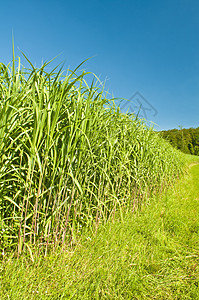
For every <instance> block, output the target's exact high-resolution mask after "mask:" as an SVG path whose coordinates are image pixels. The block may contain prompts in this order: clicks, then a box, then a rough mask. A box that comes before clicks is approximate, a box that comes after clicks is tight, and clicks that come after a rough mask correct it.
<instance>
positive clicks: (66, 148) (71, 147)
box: [0, 58, 184, 255]
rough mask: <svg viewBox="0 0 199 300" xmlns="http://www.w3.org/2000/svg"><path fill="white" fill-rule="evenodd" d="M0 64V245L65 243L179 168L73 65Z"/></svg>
mask: <svg viewBox="0 0 199 300" xmlns="http://www.w3.org/2000/svg"><path fill="white" fill-rule="evenodd" d="M16 62H17V60H16V59H13V62H12V64H10V65H8V66H6V65H4V64H3V63H1V64H0V105H1V110H0V210H1V214H0V232H1V234H0V239H1V251H3V252H5V251H8V250H9V249H16V248H17V247H18V254H20V253H21V252H22V251H23V250H24V251H25V250H27V249H28V251H30V254H31V255H32V252H31V249H32V248H31V247H32V246H33V245H38V246H39V247H38V248H37V249H39V251H43V250H44V251H45V253H47V251H48V249H51V248H52V247H53V248H54V247H56V246H57V245H59V246H62V247H63V246H64V245H65V244H67V243H68V241H69V240H70V242H74V241H75V239H76V236H77V235H78V234H81V231H82V228H89V229H90V230H96V228H97V226H98V225H99V223H101V222H102V223H103V222H105V221H107V220H108V219H110V218H114V216H115V214H118V212H119V214H120V217H121V218H122V215H123V213H124V211H127V210H130V211H132V210H134V209H135V208H136V207H138V206H139V205H140V204H141V203H142V202H143V201H144V199H145V198H146V196H147V195H150V194H152V193H156V192H158V191H159V190H162V189H163V188H164V187H165V185H168V184H169V183H170V182H172V181H173V178H174V177H176V176H178V174H179V173H180V172H181V171H182V169H183V164H184V156H183V155H182V154H181V153H180V152H178V151H177V150H175V149H173V147H172V146H171V145H169V143H168V142H166V141H164V140H163V139H161V138H160V137H159V136H158V135H157V134H155V133H154V132H153V130H152V129H150V128H148V127H147V126H146V125H145V123H144V122H143V121H140V120H137V119H135V118H134V116H133V115H128V114H123V113H121V112H120V110H119V108H117V107H116V106H115V104H114V100H108V98H107V94H105V93H104V92H103V89H102V87H101V86H100V83H99V81H98V80H97V78H96V77H94V79H93V81H92V84H91V86H89V85H88V84H87V83H86V81H85V75H86V74H85V72H83V73H81V74H77V72H78V68H77V69H76V70H75V71H73V72H68V73H67V75H65V76H63V74H62V73H61V69H60V70H58V71H56V70H53V71H52V72H50V73H47V72H46V69H45V67H46V66H47V63H45V64H44V65H43V66H42V67H41V68H39V69H37V68H35V67H34V66H33V65H32V64H31V62H29V63H30V67H31V68H30V69H29V70H28V69H23V68H22V67H21V64H20V58H19V59H18V64H17V66H15V64H16Z"/></svg>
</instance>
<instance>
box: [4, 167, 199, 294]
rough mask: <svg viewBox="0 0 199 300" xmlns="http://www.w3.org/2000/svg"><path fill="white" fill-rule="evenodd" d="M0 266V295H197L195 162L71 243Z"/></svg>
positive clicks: (198, 187)
mask: <svg viewBox="0 0 199 300" xmlns="http://www.w3.org/2000/svg"><path fill="white" fill-rule="evenodd" d="M0 271H1V273H0V274H1V281H0V285H1V286H0V299H13V300H14V299H180V300H181V299H199V164H196V165H192V166H191V167H190V169H189V171H188V174H187V175H185V176H184V177H183V178H181V179H180V180H179V181H178V183H177V184H175V186H174V187H173V188H172V189H170V190H169V191H167V193H166V194H165V195H164V196H162V197H159V198H158V199H151V200H150V201H149V203H147V205H146V206H144V207H143V208H142V211H141V212H137V213H134V214H132V213H131V214H130V213H129V214H128V215H127V216H125V217H124V221H123V222H117V221H115V222H114V223H109V224H107V225H105V226H103V227H102V226H101V227H100V228H99V230H98V233H97V235H96V236H95V237H92V236H89V235H88V234H86V233H85V234H84V235H83V237H82V242H81V245H77V247H76V248H75V249H68V250H67V251H66V252H65V253H64V254H62V255H60V254H59V253H54V254H51V255H50V256H48V257H46V258H37V259H36V260H35V262H34V263H32V262H31V261H30V259H29V258H28V257H27V258H24V259H20V260H17V259H9V258H8V257H5V259H4V261H3V263H2V264H1V269H0Z"/></svg>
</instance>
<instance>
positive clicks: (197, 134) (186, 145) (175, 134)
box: [160, 127, 199, 155]
mask: <svg viewBox="0 0 199 300" xmlns="http://www.w3.org/2000/svg"><path fill="white" fill-rule="evenodd" d="M160 135H161V136H162V137H163V138H164V139H166V140H168V141H169V142H170V143H171V145H172V146H173V147H175V148H176V149H179V150H181V151H182V152H184V153H187V154H193V155H199V127H197V128H189V129H185V128H180V129H171V130H163V131H160Z"/></svg>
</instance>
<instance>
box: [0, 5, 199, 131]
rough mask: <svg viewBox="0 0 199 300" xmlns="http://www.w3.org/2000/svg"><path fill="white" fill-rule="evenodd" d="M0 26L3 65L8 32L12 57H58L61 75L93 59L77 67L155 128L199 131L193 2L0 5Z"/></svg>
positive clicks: (36, 60) (198, 46)
mask: <svg viewBox="0 0 199 300" xmlns="http://www.w3.org/2000/svg"><path fill="white" fill-rule="evenodd" d="M0 28H1V31H0V58H1V60H0V61H1V62H3V63H5V64H7V63H8V62H10V61H11V60H12V31H13V33H14V39H15V54H16V55H20V56H21V54H20V51H19V49H20V50H22V51H23V52H24V53H25V54H26V55H27V56H28V58H29V59H30V60H31V62H32V63H33V64H34V65H36V66H38V67H39V66H41V63H42V60H43V61H48V60H50V59H52V58H53V57H55V56H57V55H58V54H60V55H59V57H58V58H56V60H55V62H53V64H59V63H62V62H65V69H67V68H68V67H70V68H72V69H74V68H75V67H76V66H77V65H79V64H80V63H81V62H82V61H83V60H85V59H87V58H89V57H93V58H92V59H90V60H89V61H87V62H86V63H85V65H84V69H86V70H87V71H91V72H93V73H95V74H96V75H97V76H99V77H100V79H101V80H102V81H104V80H106V89H108V90H109V92H110V97H112V95H113V96H114V97H116V98H125V99H131V98H132V99H131V100H130V101H126V100H125V101H123V102H122V105H123V106H124V107H123V111H124V110H126V109H127V108H128V107H129V110H130V111H133V110H134V111H135V112H136V110H138V109H139V105H141V107H140V110H139V111H140V116H145V117H146V118H147V120H148V121H152V122H154V123H156V124H158V126H155V128H156V129H159V130H163V129H172V128H178V126H179V125H182V126H183V127H185V128H189V127H198V126H199V1H198V0H180V1H178V0H167V1H160V0H159V1H158V0H150V1H149V0H148V1H146V0H131V1H130V0H123V1H121V0H120V1H117V0H115V1H112V0H106V1H105V0H92V1H88V0H84V1H79V0H77V1H74V2H72V1H63V0H56V1H52V0H48V1H46V0H43V1H41V0H40V1H37V0H36V1H35V0H34V1H32V0H29V1H20V0H18V1H4V2H2V3H1V18H0ZM23 63H24V61H23ZM53 64H52V67H53ZM142 108H143V109H144V110H143V109H142Z"/></svg>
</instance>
